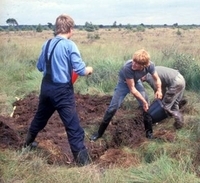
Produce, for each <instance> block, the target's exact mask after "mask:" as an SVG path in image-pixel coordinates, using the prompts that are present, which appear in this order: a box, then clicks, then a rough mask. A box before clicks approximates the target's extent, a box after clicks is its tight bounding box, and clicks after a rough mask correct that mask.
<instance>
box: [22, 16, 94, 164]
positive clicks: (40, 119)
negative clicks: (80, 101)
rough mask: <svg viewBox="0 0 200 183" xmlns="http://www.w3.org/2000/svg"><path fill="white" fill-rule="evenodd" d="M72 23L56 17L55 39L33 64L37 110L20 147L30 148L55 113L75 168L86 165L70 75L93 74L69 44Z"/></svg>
mask: <svg viewBox="0 0 200 183" xmlns="http://www.w3.org/2000/svg"><path fill="white" fill-rule="evenodd" d="M73 27H74V21H73V19H72V18H71V17H70V16H68V15H64V14H63V15H60V16H59V17H58V18H57V19H56V23H55V37H54V38H52V39H51V40H49V41H47V42H46V43H45V44H44V45H43V47H42V52H41V54H40V57H39V59H38V62H37V68H38V70H39V71H41V72H43V79H42V84H41V90H40V96H39V105H38V110H37V112H36V114H35V116H34V118H33V120H32V122H31V124H30V127H29V130H28V134H27V137H26V141H25V144H24V146H25V147H27V146H31V145H32V143H33V142H34V140H35V138H36V136H37V134H38V132H39V131H41V130H42V129H43V128H44V127H45V126H46V124H47V122H48V120H49V118H50V117H51V116H52V114H53V113H54V112H55V111H56V110H57V112H58V113H59V116H60V118H61V120H62V122H63V124H64V127H65V130H66V133H67V137H68V141H69V144H70V148H71V151H72V153H73V156H74V159H75V161H76V163H77V164H78V165H86V164H88V163H89V162H90V158H89V155H88V151H87V149H86V147H85V145H84V130H83V129H82V127H81V126H80V124H79V123H80V121H79V118H78V115H77V112H76V105H75V98H74V88H73V84H72V72H73V71H74V72H76V73H77V74H78V75H79V76H86V75H89V74H91V73H92V72H93V68H92V67H86V65H85V63H84V62H83V60H82V58H81V55H80V52H79V50H78V48H77V46H76V44H75V43H74V42H73V41H72V40H70V37H71V36H72V34H73Z"/></svg>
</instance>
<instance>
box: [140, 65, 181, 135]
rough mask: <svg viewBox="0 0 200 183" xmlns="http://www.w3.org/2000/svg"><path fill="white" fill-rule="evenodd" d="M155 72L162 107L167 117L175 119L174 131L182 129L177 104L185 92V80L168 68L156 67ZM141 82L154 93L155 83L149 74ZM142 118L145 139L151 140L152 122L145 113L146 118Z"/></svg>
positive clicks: (175, 71) (177, 72)
mask: <svg viewBox="0 0 200 183" xmlns="http://www.w3.org/2000/svg"><path fill="white" fill-rule="evenodd" d="M156 71H157V73H158V76H159V77H160V79H161V83H162V92H163V98H162V104H163V107H164V109H165V110H166V111H167V113H168V114H169V115H171V116H172V117H174V119H175V122H174V127H175V128H176V129H180V128H182V127H183V124H184V121H183V115H182V114H181V112H180V111H179V103H180V101H181V99H182V97H183V93H184V90H185V79H184V77H183V76H182V75H181V74H180V73H179V71H178V70H175V69H172V68H169V67H164V66H156ZM141 80H142V81H146V82H147V83H148V84H149V85H150V86H151V88H152V89H153V90H154V91H155V92H156V83H155V82H154V80H153V78H152V76H151V75H150V74H147V75H146V76H144V77H142V78H141ZM144 117H145V118H144V125H145V131H146V137H147V138H152V137H153V129H152V123H153V121H152V119H151V117H150V116H149V115H148V114H147V113H146V116H144Z"/></svg>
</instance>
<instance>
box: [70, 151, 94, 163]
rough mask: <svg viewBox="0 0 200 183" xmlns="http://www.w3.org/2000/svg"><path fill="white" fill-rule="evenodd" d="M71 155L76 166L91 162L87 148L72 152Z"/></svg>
mask: <svg viewBox="0 0 200 183" xmlns="http://www.w3.org/2000/svg"><path fill="white" fill-rule="evenodd" d="M73 155H74V159H75V162H76V163H77V165H78V166H85V165H88V164H90V163H91V158H90V156H89V153H88V150H87V149H84V150H81V151H80V152H78V153H73Z"/></svg>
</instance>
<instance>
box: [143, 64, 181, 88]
mask: <svg viewBox="0 0 200 183" xmlns="http://www.w3.org/2000/svg"><path fill="white" fill-rule="evenodd" d="M155 69H156V71H157V73H158V76H159V77H160V80H161V82H162V89H163V90H165V88H167V87H169V86H171V85H172V83H173V81H174V79H175V78H176V76H177V75H178V74H179V71H178V70H175V69H172V68H169V67H164V66H156V67H155ZM146 82H147V83H148V84H149V85H150V86H151V87H152V88H153V90H154V91H156V87H155V83H154V80H153V78H152V76H151V75H150V74H147V75H146Z"/></svg>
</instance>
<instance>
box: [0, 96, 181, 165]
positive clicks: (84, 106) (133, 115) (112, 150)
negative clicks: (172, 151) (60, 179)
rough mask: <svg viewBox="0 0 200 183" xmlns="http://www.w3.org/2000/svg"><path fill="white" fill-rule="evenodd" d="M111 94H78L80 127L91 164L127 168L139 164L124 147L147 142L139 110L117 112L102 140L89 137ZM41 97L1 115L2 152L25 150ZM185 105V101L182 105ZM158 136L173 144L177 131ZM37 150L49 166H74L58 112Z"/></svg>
mask: <svg viewBox="0 0 200 183" xmlns="http://www.w3.org/2000/svg"><path fill="white" fill-rule="evenodd" d="M111 97H112V96H109V95H105V96H98V95H88V94H85V95H82V94H79V93H77V94H75V98H76V107H77V112H78V115H79V118H80V124H81V126H82V127H83V129H84V130H85V145H86V147H87V148H88V151H89V153H90V156H91V159H92V163H93V164H98V165H102V166H112V165H115V166H118V165H120V166H124V167H128V166H131V165H133V164H134V163H136V164H137V162H136V161H137V159H136V158H135V157H134V156H133V155H132V154H127V152H125V151H123V150H122V148H121V147H122V146H127V147H129V148H137V147H139V146H140V145H141V144H142V143H144V142H145V141H148V139H146V137H145V131H144V125H143V115H142V111H141V110H140V109H138V108H137V107H134V106H133V108H132V109H127V107H126V106H123V105H122V107H121V108H120V109H119V110H118V111H117V113H116V114H115V116H114V117H113V119H112V121H111V123H110V125H109V126H108V128H107V130H106V132H105V134H104V135H103V137H102V138H100V139H98V140H97V141H96V142H91V141H90V140H89V137H90V136H91V134H92V133H93V132H95V131H96V130H97V129H98V126H99V124H100V123H101V120H102V118H103V116H104V113H105V111H106V109H107V107H108V105H109V103H110V101H111ZM38 101H39V98H38V95H36V93H34V92H33V93H30V94H29V95H27V96H26V97H25V98H23V99H19V100H17V101H16V102H14V103H13V109H14V110H13V113H12V114H11V115H10V116H0V149H1V150H5V149H13V150H20V149H22V144H23V142H24V139H25V137H26V134H27V130H28V127H29V125H30V123H31V121H32V119H33V117H34V114H35V113H36V110H37V106H38ZM183 103H184V102H183ZM155 136H157V137H158V138H160V139H164V140H168V141H173V140H174V138H175V131H169V130H163V129H159V130H157V131H156V132H155ZM36 141H37V142H38V146H37V147H36V149H37V150H41V151H42V152H43V155H44V157H45V158H46V159H47V162H48V163H49V164H54V163H56V164H66V165H70V166H73V165H74V161H73V156H72V153H71V151H70V148H69V144H68V141H67V136H66V133H65V129H64V126H63V124H62V121H61V120H60V118H59V115H58V113H57V112H55V113H54V114H53V115H52V117H51V118H50V120H49V121H48V124H47V125H46V127H45V128H44V129H43V130H42V131H41V132H40V133H39V134H38V136H37V138H36Z"/></svg>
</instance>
